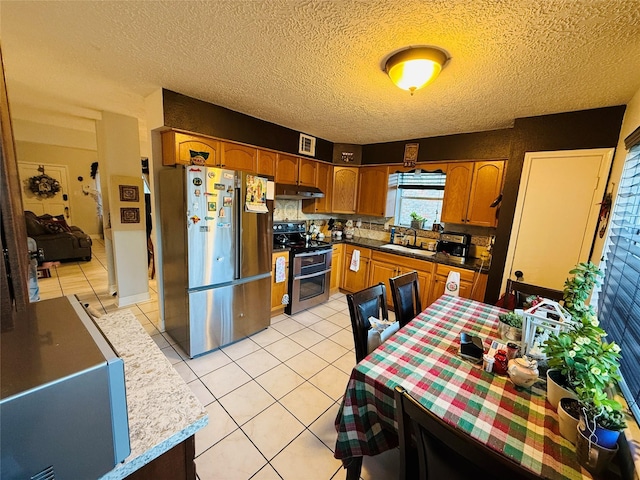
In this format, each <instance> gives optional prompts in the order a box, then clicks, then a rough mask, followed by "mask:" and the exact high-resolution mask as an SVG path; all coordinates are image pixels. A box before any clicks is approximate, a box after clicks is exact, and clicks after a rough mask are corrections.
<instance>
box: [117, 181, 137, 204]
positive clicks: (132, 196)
mask: <svg viewBox="0 0 640 480" xmlns="http://www.w3.org/2000/svg"><path fill="white" fill-rule="evenodd" d="M119 187H120V201H121V202H139V201H140V193H139V192H138V186H137V185H119Z"/></svg>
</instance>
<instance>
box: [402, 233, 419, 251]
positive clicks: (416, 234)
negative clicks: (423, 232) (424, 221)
mask: <svg viewBox="0 0 640 480" xmlns="http://www.w3.org/2000/svg"><path fill="white" fill-rule="evenodd" d="M409 230H413V246H414V247H415V246H416V242H417V241H418V232H416V229H415V228H407V229H406V230H405V231H404V234H405V235H406V234H407V232H408V231H409Z"/></svg>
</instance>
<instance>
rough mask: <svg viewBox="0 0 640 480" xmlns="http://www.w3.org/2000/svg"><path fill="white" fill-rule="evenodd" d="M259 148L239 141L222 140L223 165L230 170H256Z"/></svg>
mask: <svg viewBox="0 0 640 480" xmlns="http://www.w3.org/2000/svg"><path fill="white" fill-rule="evenodd" d="M257 161H258V149H257V148H255V147H247V146H246V145H240V144H237V143H228V142H222V163H221V165H220V166H221V167H223V168H226V169H229V170H243V171H245V172H255V171H256V170H257V168H256V167H257Z"/></svg>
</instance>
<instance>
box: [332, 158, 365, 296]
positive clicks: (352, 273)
mask: <svg viewBox="0 0 640 480" xmlns="http://www.w3.org/2000/svg"><path fill="white" fill-rule="evenodd" d="M336 168H338V167H336ZM354 250H358V251H359V252H360V259H359V262H356V263H358V268H357V270H352V269H351V262H352V260H353V252H354ZM370 259H371V249H369V248H363V247H359V246H356V245H349V244H345V251H344V275H343V276H342V288H343V289H344V290H345V291H347V292H349V293H355V292H359V291H360V290H362V289H364V288H367V286H368V283H367V282H368V280H369V261H370Z"/></svg>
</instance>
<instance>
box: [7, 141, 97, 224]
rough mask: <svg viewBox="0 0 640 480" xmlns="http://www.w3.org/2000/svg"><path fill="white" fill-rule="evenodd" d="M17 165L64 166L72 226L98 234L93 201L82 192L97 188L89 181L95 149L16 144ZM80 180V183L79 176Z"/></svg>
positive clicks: (95, 155) (95, 160)
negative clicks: (65, 168)
mask: <svg viewBox="0 0 640 480" xmlns="http://www.w3.org/2000/svg"><path fill="white" fill-rule="evenodd" d="M16 156H17V159H18V162H31V163H49V164H56V165H66V166H67V168H68V174H69V193H70V195H69V207H70V209H71V215H72V224H73V225H76V226H77V227H80V228H81V229H82V230H84V232H85V233H87V234H88V235H94V236H95V235H100V234H102V231H101V230H100V223H99V220H98V215H97V209H96V202H95V200H93V198H91V197H90V196H88V195H84V194H83V193H82V187H83V186H85V187H89V188H96V182H95V181H94V180H93V179H92V178H91V164H92V163H93V162H97V161H98V153H97V152H96V151H95V150H85V149H80V148H72V147H59V146H55V145H46V144H42V143H32V142H25V141H16ZM80 176H81V177H82V178H83V180H82V182H80V181H78V177H80Z"/></svg>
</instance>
